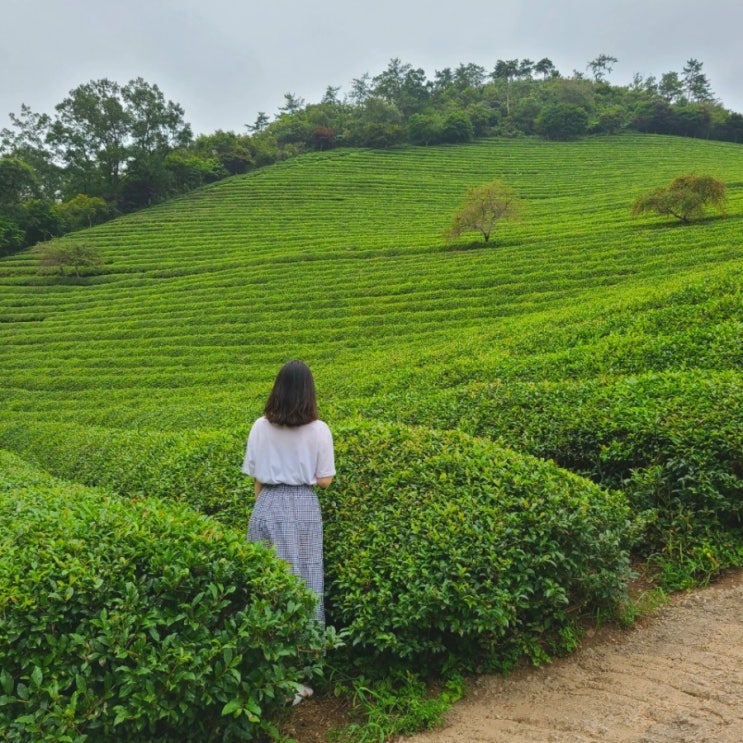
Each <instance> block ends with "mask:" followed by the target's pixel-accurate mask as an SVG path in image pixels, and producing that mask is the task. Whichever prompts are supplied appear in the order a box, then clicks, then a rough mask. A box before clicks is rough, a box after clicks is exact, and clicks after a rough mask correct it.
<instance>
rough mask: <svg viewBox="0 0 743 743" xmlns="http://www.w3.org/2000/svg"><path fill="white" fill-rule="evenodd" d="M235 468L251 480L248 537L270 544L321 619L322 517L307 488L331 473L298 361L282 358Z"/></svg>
mask: <svg viewBox="0 0 743 743" xmlns="http://www.w3.org/2000/svg"><path fill="white" fill-rule="evenodd" d="M242 471H243V472H244V473H245V474H247V475H250V476H252V477H254V478H255V496H256V499H257V501H256V504H255V508H254V509H253V513H252V515H251V517H250V523H249V525H248V539H249V540H250V541H251V542H268V543H269V544H272V545H273V546H274V547H275V549H276V553H277V554H278V556H279V557H280V558H281V559H282V560H286V562H288V563H289V565H290V566H291V571H292V572H293V573H294V574H295V575H298V576H301V577H302V578H303V579H304V580H305V582H306V583H307V585H308V586H309V587H310V588H311V589H312V590H313V591H314V592H315V593H316V594H317V597H318V605H317V614H316V618H317V620H318V621H319V622H321V623H322V624H323V625H324V624H325V609H324V604H323V593H324V573H323V555H322V537H323V534H322V517H321V515H320V503H319V501H318V498H317V493H315V491H314V489H313V486H314V485H317V486H318V487H321V488H327V487H328V486H329V485H330V483H331V482H332V480H333V477H334V475H335V459H334V453H333V437H332V435H331V433H330V429H329V428H328V426H327V424H326V423H324V422H323V421H321V420H318V417H317V400H316V397H315V382H314V380H313V378H312V372H311V371H310V369H309V367H308V366H307V365H306V364H304V363H302V362H301V361H290V362H288V363H287V364H285V365H284V366H283V367H282V368H281V370H280V371H279V373H278V375H277V376H276V381H275V382H274V385H273V389H272V390H271V394H270V395H269V397H268V400H267V402H266V407H265V408H264V410H263V416H262V417H260V418H258V420H257V421H256V422H255V423H254V424H253V427H252V428H251V430H250V435H249V436H248V446H247V451H246V452H245V460H244V462H243V466H242Z"/></svg>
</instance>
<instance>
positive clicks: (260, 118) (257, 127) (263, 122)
mask: <svg viewBox="0 0 743 743" xmlns="http://www.w3.org/2000/svg"><path fill="white" fill-rule="evenodd" d="M270 121H271V120H270V119H269V118H268V114H267V113H266V112H265V111H258V115H257V116H256V117H255V121H254V122H253V123H252V124H246V125H245V126H246V128H247V130H248V131H249V132H253V133H254V134H255V133H257V132H262V131H263V130H264V129H265V128H266V127H267V126H268V124H269V123H270Z"/></svg>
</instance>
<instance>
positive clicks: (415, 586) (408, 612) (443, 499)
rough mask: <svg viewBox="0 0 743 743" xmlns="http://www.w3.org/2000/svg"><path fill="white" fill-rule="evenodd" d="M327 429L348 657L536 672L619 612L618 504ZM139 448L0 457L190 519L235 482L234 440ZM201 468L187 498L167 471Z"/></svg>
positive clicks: (519, 460)
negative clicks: (586, 629)
mask: <svg viewBox="0 0 743 743" xmlns="http://www.w3.org/2000/svg"><path fill="white" fill-rule="evenodd" d="M334 428H335V431H334V432H335V441H336V449H337V463H338V477H337V479H336V482H335V484H334V485H333V487H332V488H330V489H329V490H328V491H323V492H322V493H321V494H320V497H321V502H322V507H323V512H324V519H325V528H326V542H325V546H326V572H327V581H326V603H327V609H328V613H329V617H330V621H331V623H335V624H336V625H337V626H342V627H347V628H349V629H350V631H351V635H350V637H351V642H352V643H353V645H354V650H353V652H354V653H355V654H356V655H357V656H359V655H366V656H368V655H372V656H382V655H387V656H390V655H394V656H396V657H398V658H404V659H406V662H408V663H411V664H415V663H418V662H420V661H423V660H425V661H426V662H427V663H429V664H430V663H444V662H447V661H448V659H449V657H450V656H452V655H456V656H458V658H459V660H460V661H461V662H463V663H465V664H467V663H469V664H474V663H476V662H478V661H482V663H483V665H491V666H494V667H495V666H499V665H507V664H510V663H511V662H513V659H514V658H515V657H517V656H519V655H523V654H524V653H526V654H527V655H529V656H531V657H532V658H534V659H535V660H538V659H540V658H542V657H544V655H543V654H544V653H545V652H547V653H549V652H553V651H555V652H557V651H559V650H560V649H561V648H565V647H567V646H568V645H569V644H570V642H571V640H570V631H569V628H570V626H571V622H572V618H573V617H574V616H575V615H576V612H580V611H594V610H604V611H611V610H612V609H613V608H614V607H615V606H616V604H617V602H618V601H620V600H621V599H622V597H623V595H624V586H625V582H626V579H627V576H628V567H627V565H628V556H627V547H628V543H629V539H630V533H631V526H630V515H629V511H628V509H627V507H626V504H625V502H624V500H623V498H622V496H621V495H620V494H617V493H609V492H607V491H605V490H603V489H601V488H599V487H597V486H596V485H594V484H592V483H590V482H589V481H587V480H584V479H582V478H579V477H576V476H574V475H571V474H570V473H568V472H565V471H562V470H560V469H558V468H557V467H556V466H554V465H552V464H549V463H547V462H543V461H539V460H537V459H534V458H533V457H530V456H522V455H519V454H516V453H514V452H510V451H504V450H503V449H501V448H499V447H497V446H495V445H493V444H492V443H491V442H487V441H485V440H478V439H473V438H471V437H469V436H467V435H465V434H461V433H455V432H448V433H437V432H435V431H431V430H426V429H421V428H407V427H405V426H398V425H383V424H378V425H365V424H362V423H358V424H348V425H346V426H340V427H334ZM96 435H97V436H98V447H97V449H96V448H95V436H96ZM136 435H137V434H136V432H116V431H103V430H98V431H97V433H94V432H93V431H92V430H90V429H81V430H79V429H77V428H74V427H69V426H54V425H50V426H48V427H46V430H41V429H34V430H33V432H31V431H23V430H22V429H20V428H18V427H16V428H15V429H14V430H13V431H12V432H10V431H7V430H6V431H5V432H4V433H3V432H2V431H0V436H1V437H2V439H3V440H4V441H5V442H6V445H11V443H12V444H14V445H15V446H21V445H22V447H23V448H24V449H25V450H26V451H27V452H35V453H36V454H37V455H38V453H39V452H41V451H43V455H44V458H45V460H46V461H47V462H48V465H49V467H50V468H52V469H54V471H55V472H64V474H65V475H66V476H67V477H71V478H72V477H81V476H85V477H86V478H94V479H95V481H96V482H97V483H99V484H100V483H101V480H102V479H105V483H106V484H107V485H109V486H110V487H115V488H116V489H117V490H119V489H120V485H119V483H117V477H118V478H120V481H121V483H124V484H125V486H126V488H127V489H129V491H130V492H138V493H139V492H149V489H150V488H157V491H156V492H158V493H160V494H164V493H165V492H166V491H167V487H168V486H169V484H171V483H173V482H178V483H179V487H178V489H176V490H174V492H173V495H174V497H177V498H185V500H186V501H187V502H190V503H192V504H194V505H198V503H199V502H200V501H201V500H204V498H206V497H207V496H205V495H204V493H206V492H208V491H210V490H212V489H213V490H214V491H215V492H218V493H224V492H228V491H229V490H230V488H231V487H232V483H233V481H234V477H235V473H236V472H237V473H239V466H240V461H241V458H242V450H243V446H244V438H243V437H242V435H240V434H237V433H235V434H232V433H229V432H225V433H222V434H217V433H215V434H209V435H205V434H198V433H195V434H193V435H192V436H191V437H190V438H189V436H187V435H186V434H184V435H182V436H179V437H177V438H176V437H172V436H170V435H163V436H161V437H158V436H157V435H156V434H148V435H147V436H146V437H143V438H142V439H141V441H140V442H139V443H137V442H136V441H135V437H136ZM148 446H150V447H151V451H149V452H148V451H147V447H148ZM76 448H78V449H80V451H79V452H78V453H77V454H76V453H75V450H76ZM83 451H84V452H86V453H85V455H83V454H82V452H83ZM132 452H137V459H138V460H139V461H140V463H141V464H140V466H139V468H138V469H137V472H138V474H139V478H140V479H139V480H138V481H137V480H136V479H135V478H134V477H133V472H134V469H133V468H132V466H131V458H132ZM202 459H203V460H204V461H206V460H209V461H210V462H211V465H210V466H209V467H208V468H207V467H202V468H197V467H191V468H186V470H184V471H190V473H191V475H190V478H188V488H187V489H184V487H182V486H183V485H184V482H185V480H184V482H181V480H179V479H178V478H177V477H174V473H173V472H172V471H171V470H170V468H171V467H172V466H173V463H175V464H176V465H177V468H178V471H179V472H180V471H181V469H180V468H181V463H183V462H185V461H189V462H193V461H201V460H202ZM144 463H146V464H144ZM204 473H206V474H204ZM241 477H243V476H241ZM243 479H244V480H245V481H246V483H248V482H249V481H248V479H247V478H244V477H243ZM209 502H211V503H212V505H213V506H214V507H216V505H217V504H216V502H215V501H214V500H213V499H211V500H209ZM249 503H252V497H248V496H247V495H246V497H245V507H246V509H247V507H248V504H249ZM226 506H227V507H226V508H225V509H224V510H223V511H221V512H216V515H217V517H218V518H220V519H221V518H224V519H225V520H226V521H227V522H229V523H231V524H232V525H234V526H236V527H238V528H241V529H244V528H245V526H246V524H247V515H246V516H245V518H244V520H243V518H242V517H241V518H240V519H239V522H234V521H233V519H234V514H235V510H234V509H233V508H232V506H231V505H230V501H229V499H228V500H227V503H226ZM560 632H563V633H565V634H564V636H563V637H562V638H561V636H560Z"/></svg>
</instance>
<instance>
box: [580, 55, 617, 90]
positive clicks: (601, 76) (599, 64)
mask: <svg viewBox="0 0 743 743" xmlns="http://www.w3.org/2000/svg"><path fill="white" fill-rule="evenodd" d="M618 62H619V60H618V59H617V58H616V57H612V56H611V55H609V54H599V56H598V57H596V59H593V60H591V61H590V62H589V63H588V67H587V69H589V70H591V74H592V75H593V79H594V80H595V81H596V82H597V83H602V82H606V78H607V77H608V76H609V75H611V71H612V70H613V69H614V65H615V64H617V63H618Z"/></svg>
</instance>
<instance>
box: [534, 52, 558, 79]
mask: <svg viewBox="0 0 743 743" xmlns="http://www.w3.org/2000/svg"><path fill="white" fill-rule="evenodd" d="M534 72H538V73H539V74H540V75H541V76H542V78H543V79H544V80H546V79H547V78H548V77H556V76H557V75H559V73H558V72H557V68H556V67H555V65H554V64H553V63H552V60H551V59H549V58H548V57H542V59H540V60H539V62H537V63H536V64H535V65H534Z"/></svg>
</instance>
